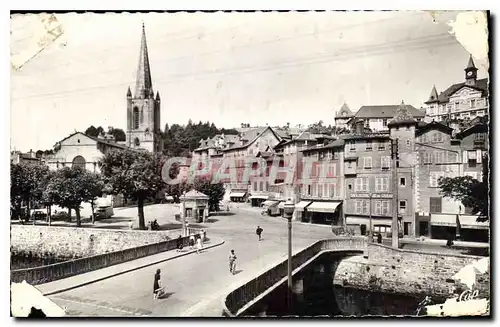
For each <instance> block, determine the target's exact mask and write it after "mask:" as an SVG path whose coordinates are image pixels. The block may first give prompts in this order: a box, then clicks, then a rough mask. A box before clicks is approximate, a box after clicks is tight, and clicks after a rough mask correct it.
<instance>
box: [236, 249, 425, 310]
mask: <svg viewBox="0 0 500 327" xmlns="http://www.w3.org/2000/svg"><path fill="white" fill-rule="evenodd" d="M323 259H326V260H327V261H329V262H332V261H333V260H338V258H334V257H325V258H323ZM324 262H325V261H323V263H324ZM304 276H306V277H304ZM298 280H301V282H298V283H297V281H298ZM293 290H294V292H293V294H292V301H291V302H292V303H291V304H292V305H291V308H290V306H289V304H288V303H287V301H286V299H287V294H288V287H287V285H286V282H285V284H284V285H282V286H281V287H278V288H276V289H275V290H273V291H272V292H271V293H269V294H268V295H267V296H265V297H264V298H263V299H262V300H261V301H259V302H258V303H257V304H256V305H254V306H253V307H251V308H249V310H247V312H245V313H244V314H243V316H261V317H262V316H268V317H272V316H277V317H283V316H299V317H314V316H316V317H317V316H329V317H333V316H338V317H342V316H344V317H345V316H357V317H360V316H414V315H415V313H416V310H417V308H418V304H419V303H420V302H421V301H422V300H423V298H420V297H419V298H415V297H412V296H409V295H404V294H392V293H382V292H374V291H365V290H359V289H354V288H348V287H341V286H335V285H334V284H333V278H332V275H331V272H330V271H328V269H323V266H321V264H320V262H315V263H313V264H311V265H310V266H308V267H306V268H305V269H304V270H303V271H302V272H301V273H299V276H294V287H293Z"/></svg>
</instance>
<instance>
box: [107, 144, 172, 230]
mask: <svg viewBox="0 0 500 327" xmlns="http://www.w3.org/2000/svg"><path fill="white" fill-rule="evenodd" d="M99 167H100V169H101V172H102V175H103V176H104V182H105V183H106V185H109V186H110V187H111V190H112V193H113V194H122V195H124V196H125V197H126V198H131V199H132V200H137V210H138V215H139V228H140V229H145V228H146V224H145V221H144V202H145V200H147V199H148V198H154V197H155V196H156V194H157V193H158V192H159V191H161V190H162V189H163V188H164V185H165V183H164V182H163V180H162V178H161V169H162V160H161V158H160V157H159V156H158V155H156V154H151V153H149V152H145V151H134V150H113V151H110V152H108V153H106V155H105V156H104V157H103V158H101V160H100V161H99Z"/></svg>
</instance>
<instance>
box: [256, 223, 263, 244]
mask: <svg viewBox="0 0 500 327" xmlns="http://www.w3.org/2000/svg"><path fill="white" fill-rule="evenodd" d="M263 231H264V230H263V229H262V228H260V226H257V230H256V231H255V233H256V234H257V235H259V241H260V240H261V239H262V237H261V235H262V232H263Z"/></svg>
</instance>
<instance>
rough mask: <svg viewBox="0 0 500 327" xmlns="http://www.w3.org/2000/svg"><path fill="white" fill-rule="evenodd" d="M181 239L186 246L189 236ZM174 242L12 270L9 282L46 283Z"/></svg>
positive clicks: (156, 250) (161, 249)
mask: <svg viewBox="0 0 500 327" xmlns="http://www.w3.org/2000/svg"><path fill="white" fill-rule="evenodd" d="M182 240H183V244H184V246H187V245H188V241H189V237H184V238H182ZM176 243H177V240H176V239H171V240H168V241H163V242H159V243H154V244H147V245H142V246H138V247H129V248H127V249H123V250H118V251H114V252H109V253H104V254H97V255H93V256H88V257H84V258H79V259H74V260H69V261H64V262H61V263H56V264H53V265H48V266H41V267H35V268H30V269H20V270H12V271H11V272H10V279H11V283H20V282H22V281H23V280H25V281H26V282H28V283H30V284H32V285H37V284H43V283H48V282H51V281H54V280H58V279H62V278H66V277H70V276H74V275H78V274H83V273H86V272H89V271H93V270H97V269H101V268H105V267H109V266H112V265H116V264H119V263H123V262H126V261H130V260H135V259H139V258H142V257H145V256H148V255H153V254H157V253H160V252H164V251H168V250H172V249H175V248H176V245H177V244H176Z"/></svg>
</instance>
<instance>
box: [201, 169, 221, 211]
mask: <svg viewBox="0 0 500 327" xmlns="http://www.w3.org/2000/svg"><path fill="white" fill-rule="evenodd" d="M194 189H195V190H197V191H198V192H201V193H204V194H205V195H208V197H209V198H208V207H209V211H219V209H220V208H219V203H220V201H222V199H223V198H224V193H225V192H226V191H225V189H224V184H223V183H221V182H219V183H212V182H211V181H210V179H209V178H201V177H200V178H197V179H195V180H194Z"/></svg>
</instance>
